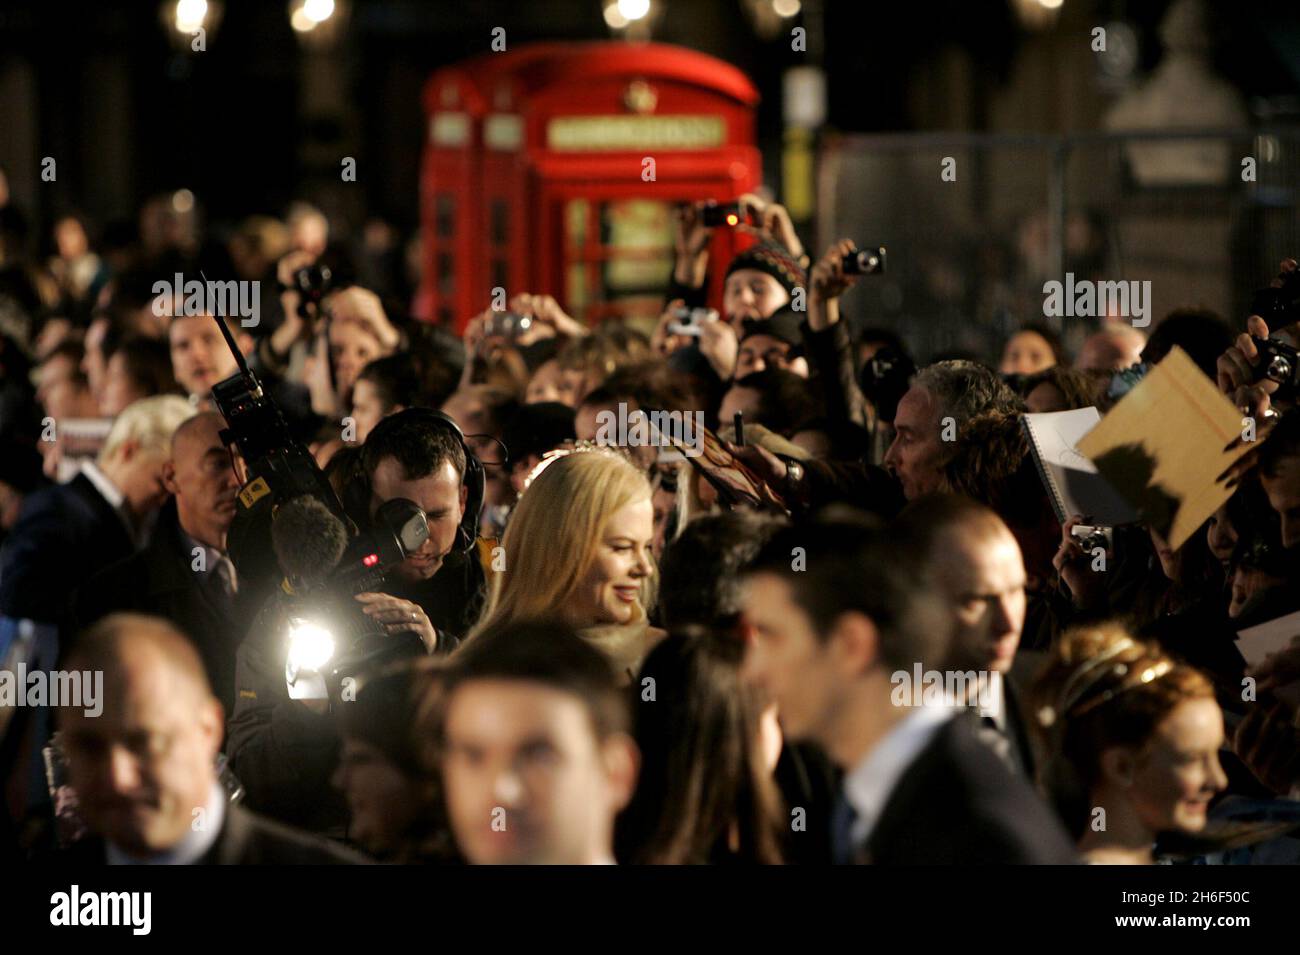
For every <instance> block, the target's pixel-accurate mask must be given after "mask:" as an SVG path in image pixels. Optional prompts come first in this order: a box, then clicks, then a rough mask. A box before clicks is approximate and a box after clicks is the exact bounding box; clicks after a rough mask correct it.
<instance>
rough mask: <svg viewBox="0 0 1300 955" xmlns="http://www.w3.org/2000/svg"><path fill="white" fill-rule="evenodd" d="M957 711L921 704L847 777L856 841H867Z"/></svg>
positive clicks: (852, 832) (943, 706)
mask: <svg viewBox="0 0 1300 955" xmlns="http://www.w3.org/2000/svg"><path fill="white" fill-rule="evenodd" d="M956 713H957V709H956V708H955V707H952V706H948V705H942V706H918V707H917V708H916V711H915V712H913V713H909V714H908V715H907V716H905V717H903V718H902V719H901V720H899V721H898V722H897V723H895V724H894V726H893V727H892V728H891V729H890V730H889V732H887V733H886V734H885V735H884V736H883V737H881V739H880V741H879V742H878V743H876V745H875V746H874V747H873V748H872V749H871V752H869V753H867V755H866V756H864V757H863V758H862V759H861V760H860V761H859V762H858V764H857V765H856V766H854V767H853V769H852V770H850V771H849V773H848V775H847V776H845V777H844V798H845V799H846V800H848V803H849V805H850V806H852V807H853V811H854V813H856V818H855V819H854V820H853V828H852V829H851V830H850V832H849V834H850V838H851V839H852V841H853V845H855V846H861V845H862V844H863V843H865V842H866V841H867V839H868V838H869V837H870V835H871V831H872V830H873V829H874V828H875V827H876V823H877V822H878V821H879V820H880V814H881V812H883V811H884V808H885V803H887V802H888V801H889V795H890V793H892V792H893V791H894V787H895V786H896V785H897V784H898V780H899V779H900V778H901V777H902V775H903V773H904V772H906V771H907V768H908V767H909V766H911V765H912V763H913V762H915V761H916V757H917V756H919V755H920V754H921V751H922V750H923V749H925V747H926V746H927V745H928V744H929V742H930V740H931V739H933V738H934V734H935V733H937V732H939V730H940V729H941V728H942V727H943V725H944V724H945V723H947V722H948V721H949V720H950V719H952V718H953V716H955V715H956Z"/></svg>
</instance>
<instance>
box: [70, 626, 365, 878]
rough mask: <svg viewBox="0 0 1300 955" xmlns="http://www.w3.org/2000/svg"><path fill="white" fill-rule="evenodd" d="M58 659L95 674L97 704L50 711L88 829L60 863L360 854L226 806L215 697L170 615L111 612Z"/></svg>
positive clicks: (344, 859) (343, 858) (283, 861)
mask: <svg viewBox="0 0 1300 955" xmlns="http://www.w3.org/2000/svg"><path fill="white" fill-rule="evenodd" d="M66 667H67V668H68V669H69V670H80V671H87V672H94V673H102V674H103V684H102V691H101V694H100V699H99V701H98V703H99V707H102V711H101V712H99V713H97V714H96V713H95V711H94V710H87V709H83V708H81V707H74V706H63V707H61V708H60V711H59V718H60V725H61V728H62V731H63V737H62V738H63V749H64V754H65V756H66V758H67V764H68V782H69V785H70V786H71V788H72V789H73V791H74V792H75V793H76V796H77V800H78V809H79V811H80V813H81V816H82V818H83V819H84V820H85V823H86V825H87V828H88V829H89V830H90V832H91V833H92V836H91V837H90V838H89V841H87V842H85V843H84V844H83V843H78V844H77V846H76V847H74V848H73V849H70V850H68V852H67V853H66V854H65V857H66V858H67V860H68V861H70V862H71V861H83V862H89V861H95V862H106V863H108V864H110V865H294V864H313V865H321V864H349V863H357V862H362V861H364V860H363V859H362V858H361V857H360V856H357V855H356V854H355V853H351V852H348V851H346V850H344V849H342V848H341V847H336V846H332V845H330V844H329V843H326V842H324V841H323V840H319V839H314V838H311V837H309V836H306V835H304V834H301V833H297V832H295V831H293V830H291V829H287V828H285V827H283V826H280V825H278V824H275V823H271V822H268V821H266V820H263V819H261V818H259V817H258V816H256V815H254V814H252V813H249V812H247V811H245V810H243V809H240V808H238V807H237V806H231V805H229V803H228V800H227V797H226V794H225V792H224V790H223V789H222V787H221V785H220V784H219V783H218V781H217V774H216V768H215V761H216V756H217V751H218V749H219V748H220V745H221V730H222V723H223V719H222V716H223V714H222V711H221V704H220V703H219V702H217V700H216V698H215V697H213V695H212V691H211V690H210V689H209V687H208V683H207V678H206V677H205V676H204V673H203V664H202V662H201V661H200V660H199V656H198V653H197V652H196V651H195V649H194V645H193V644H192V643H191V642H190V641H189V640H188V639H187V638H186V637H185V636H184V635H183V634H181V633H180V632H179V631H177V630H176V629H175V628H174V627H173V626H172V625H171V624H169V623H168V622H167V621H165V620H162V619H161V618H158V617H148V616H145V615H143V614H127V613H118V614H110V615H109V616H107V617H105V618H104V619H103V620H101V621H100V622H99V623H97V624H95V625H94V626H93V627H91V628H90V629H89V630H88V631H86V632H85V633H84V634H83V635H82V636H81V637H80V638H79V639H78V641H77V643H76V644H75V645H74V647H73V649H72V650H71V652H70V653H69V655H68V658H67V661H66ZM142 739H143V740H145V741H146V743H145V744H143V745H142V744H141V740H142ZM161 741H165V743H166V745H159V743H160V742H161Z"/></svg>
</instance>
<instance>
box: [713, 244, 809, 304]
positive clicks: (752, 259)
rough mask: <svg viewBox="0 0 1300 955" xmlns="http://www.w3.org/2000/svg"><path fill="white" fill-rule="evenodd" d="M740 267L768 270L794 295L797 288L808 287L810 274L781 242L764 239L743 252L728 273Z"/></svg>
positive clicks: (734, 260)
mask: <svg viewBox="0 0 1300 955" xmlns="http://www.w3.org/2000/svg"><path fill="white" fill-rule="evenodd" d="M740 269H757V270H758V271H759V272H766V273H767V274H768V275H770V276H772V278H774V279H776V280H777V281H778V282H780V283H781V286H782V288H784V289H785V290H786V292H787V293H788V294H789V295H790V296H792V297H793V295H794V290H795V289H796V288H806V287H807V285H808V276H807V273H805V272H804V270H803V268H802V267H800V265H799V263H798V262H797V261H796V260H795V258H794V256H792V255H791V254H790V251H789V250H788V249H787V248H786V247H785V246H783V245H781V244H780V243H779V242H769V241H767V240H764V241H762V242H759V243H757V244H755V245H752V246H750V247H749V248H748V249H746V250H745V251H744V252H741V253H740V254H739V255H737V256H736V257H735V258H734V259H732V260H731V264H730V265H728V266H727V275H730V274H731V273H732V272H737V271H739V270H740Z"/></svg>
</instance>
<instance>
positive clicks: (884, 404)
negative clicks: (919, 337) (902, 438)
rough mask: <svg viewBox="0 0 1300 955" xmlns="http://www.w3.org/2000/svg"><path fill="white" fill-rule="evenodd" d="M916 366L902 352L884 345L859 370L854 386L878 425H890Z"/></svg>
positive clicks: (910, 382)
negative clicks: (878, 418)
mask: <svg viewBox="0 0 1300 955" xmlns="http://www.w3.org/2000/svg"><path fill="white" fill-rule="evenodd" d="M915 374H916V362H914V361H912V359H911V358H910V357H908V356H907V355H906V354H905V353H904V352H901V351H897V350H896V349H893V348H891V347H889V346H888V345H885V346H883V347H882V348H880V349H879V350H878V351H877V352H876V353H875V354H874V355H872V356H871V358H869V359H868V360H867V363H866V364H865V365H863V366H862V373H861V375H860V376H859V382H858V385H859V387H860V388H861V389H862V394H863V395H864V396H865V397H866V399H867V400H868V401H870V402H871V403H872V405H874V406H875V409H876V413H877V414H878V415H879V416H880V419H881V420H882V421H893V420H894V416H895V415H896V414H897V413H898V403H899V402H900V401H902V400H903V395H905V394H907V389H908V388H910V387H911V385H912V376H913V375H915Z"/></svg>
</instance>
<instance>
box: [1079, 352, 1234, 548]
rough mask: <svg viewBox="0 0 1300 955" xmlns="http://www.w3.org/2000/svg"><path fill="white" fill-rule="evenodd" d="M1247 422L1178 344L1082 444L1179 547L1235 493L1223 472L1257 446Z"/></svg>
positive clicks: (1140, 510) (1144, 514)
mask: <svg viewBox="0 0 1300 955" xmlns="http://www.w3.org/2000/svg"><path fill="white" fill-rule="evenodd" d="M1242 427H1243V425H1242V416H1241V412H1240V411H1239V410H1237V409H1236V408H1234V407H1233V406H1232V402H1231V401H1229V400H1228V399H1227V398H1226V397H1224V396H1223V395H1222V394H1220V393H1219V389H1218V388H1217V387H1215V384H1214V382H1212V381H1210V379H1209V378H1207V377H1206V376H1205V374H1204V373H1203V372H1202V371H1201V370H1200V369H1199V368H1197V367H1196V365H1195V364H1194V363H1193V362H1192V360H1191V359H1190V358H1188V357H1187V353H1186V352H1184V351H1183V350H1182V349H1181V348H1175V349H1173V351H1171V352H1170V353H1169V355H1168V356H1167V357H1166V358H1165V359H1164V361H1162V362H1160V363H1159V364H1158V365H1156V366H1155V367H1154V368H1153V369H1151V371H1150V372H1148V373H1147V376H1146V377H1145V378H1143V379H1142V381H1141V382H1139V383H1138V385H1137V386H1136V387H1135V388H1134V389H1133V390H1132V391H1130V392H1129V393H1128V394H1127V395H1125V396H1124V397H1123V398H1122V399H1121V400H1120V402H1119V404H1117V405H1116V406H1115V407H1114V408H1112V409H1111V410H1110V413H1109V414H1107V415H1106V417H1104V418H1102V419H1101V421H1100V422H1099V423H1098V424H1097V426H1096V427H1094V428H1093V429H1092V430H1091V431H1089V432H1088V433H1087V434H1086V435H1084V436H1083V439H1082V440H1080V441H1079V443H1078V449H1079V450H1080V451H1081V452H1082V453H1083V454H1085V455H1087V456H1088V457H1089V458H1091V459H1092V463H1093V464H1095V465H1096V466H1097V470H1098V471H1100V472H1101V474H1102V476H1103V477H1105V478H1106V480H1107V481H1108V482H1109V483H1110V485H1111V486H1112V487H1114V488H1115V490H1116V491H1118V492H1119V493H1120V495H1121V496H1122V497H1123V498H1124V499H1125V500H1126V501H1128V502H1129V503H1130V504H1131V505H1132V506H1133V507H1134V508H1135V509H1136V510H1137V512H1138V513H1139V514H1140V515H1141V519H1142V520H1143V521H1145V522H1146V523H1148V524H1150V525H1151V526H1152V527H1154V528H1155V529H1156V531H1157V532H1158V533H1159V534H1160V536H1161V537H1163V538H1164V539H1165V540H1167V541H1168V542H1169V546H1170V547H1171V548H1173V549H1175V550H1177V549H1178V548H1179V547H1181V546H1182V545H1183V543H1184V542H1185V541H1186V540H1187V538H1189V537H1191V536H1192V534H1193V533H1195V532H1196V530H1197V528H1199V527H1200V526H1201V525H1202V524H1204V523H1205V521H1206V519H1207V518H1208V517H1209V516H1210V515H1211V514H1213V513H1214V512H1215V511H1217V510H1218V509H1219V507H1220V506H1221V505H1222V504H1223V502H1224V501H1226V500H1227V499H1228V498H1229V497H1231V496H1232V492H1233V488H1229V487H1228V486H1227V482H1226V481H1222V480H1219V475H1221V474H1223V472H1224V471H1226V470H1227V469H1228V467H1229V466H1230V465H1231V464H1232V463H1233V462H1234V461H1236V460H1237V459H1238V458H1240V457H1242V456H1243V455H1245V454H1246V453H1248V452H1249V451H1250V450H1251V448H1252V445H1251V444H1250V443H1249V442H1243V441H1241V440H1240V439H1241V436H1242ZM1234 441H1236V444H1235V445H1233V442H1234ZM1229 446H1231V447H1229ZM1225 449H1226V450H1225Z"/></svg>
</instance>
